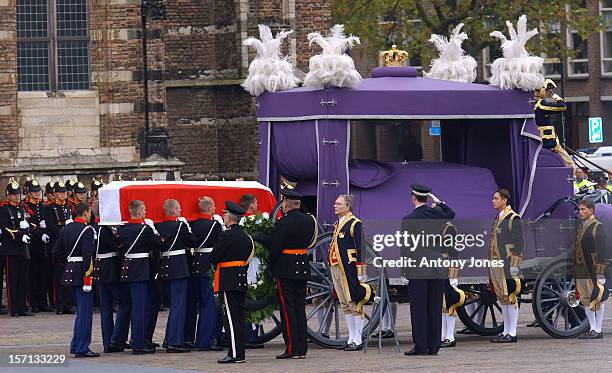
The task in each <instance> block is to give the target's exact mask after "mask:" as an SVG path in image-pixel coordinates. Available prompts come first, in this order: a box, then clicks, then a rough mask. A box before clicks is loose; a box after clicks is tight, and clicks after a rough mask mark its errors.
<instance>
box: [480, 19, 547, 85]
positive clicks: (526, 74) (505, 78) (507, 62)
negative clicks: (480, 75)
mask: <svg viewBox="0 0 612 373" xmlns="http://www.w3.org/2000/svg"><path fill="white" fill-rule="evenodd" d="M506 25H507V26H508V33H509V34H510V40H508V39H507V38H506V36H505V35H504V34H502V33H501V32H500V31H493V32H492V33H491V34H490V35H491V36H493V37H494V38H497V39H499V40H500V41H501V43H502V44H501V47H502V51H503V53H504V57H503V58H498V59H496V60H495V61H493V64H492V65H491V79H490V81H491V84H492V85H495V86H498V87H500V88H502V89H513V88H518V89H521V90H523V91H533V90H535V89H537V88H540V87H542V86H543V85H544V74H543V73H542V70H543V66H544V60H543V59H542V58H540V57H536V56H532V55H530V54H529V52H527V50H526V49H525V44H527V41H528V40H529V39H531V38H532V37H534V36H535V35H537V34H538V30H537V29H533V30H530V31H527V16H525V15H524V14H523V15H522V16H521V17H520V18H519V20H518V23H517V25H516V26H517V30H516V31H515V30H514V26H513V25H512V23H511V22H510V21H506Z"/></svg>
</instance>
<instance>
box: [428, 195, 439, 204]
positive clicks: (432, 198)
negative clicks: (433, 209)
mask: <svg viewBox="0 0 612 373" xmlns="http://www.w3.org/2000/svg"><path fill="white" fill-rule="evenodd" d="M429 197H430V198H431V200H432V201H433V202H434V203H435V204H436V205H439V204H440V202H442V201H440V199H439V198H438V197H436V196H434V194H433V193H429Z"/></svg>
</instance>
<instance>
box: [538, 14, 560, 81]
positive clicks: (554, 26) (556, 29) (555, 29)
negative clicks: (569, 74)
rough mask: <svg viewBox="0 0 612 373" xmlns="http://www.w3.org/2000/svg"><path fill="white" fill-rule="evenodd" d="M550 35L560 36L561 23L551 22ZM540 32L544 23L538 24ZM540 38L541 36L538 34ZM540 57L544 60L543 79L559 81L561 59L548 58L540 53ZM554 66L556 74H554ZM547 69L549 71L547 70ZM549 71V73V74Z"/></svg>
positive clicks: (555, 57) (556, 57)
mask: <svg viewBox="0 0 612 373" xmlns="http://www.w3.org/2000/svg"><path fill="white" fill-rule="evenodd" d="M550 25H551V27H550V31H551V32H550V33H551V34H559V35H561V22H553V23H551V24H550ZM540 30H544V23H543V22H540ZM540 36H541V34H540ZM540 57H542V58H543V59H544V66H543V67H544V77H546V78H549V79H561V69H563V65H562V64H561V59H560V58H559V57H558V56H554V57H548V54H546V53H540ZM555 65H558V66H556V68H557V70H558V73H555V72H554V69H555ZM547 67H549V69H550V70H547ZM549 71H550V73H549Z"/></svg>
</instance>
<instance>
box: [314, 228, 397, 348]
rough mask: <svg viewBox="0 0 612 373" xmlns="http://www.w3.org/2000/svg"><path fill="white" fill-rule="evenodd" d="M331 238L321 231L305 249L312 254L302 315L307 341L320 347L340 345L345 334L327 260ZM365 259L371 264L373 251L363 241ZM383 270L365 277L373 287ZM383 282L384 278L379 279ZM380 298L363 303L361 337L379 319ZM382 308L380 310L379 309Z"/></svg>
mask: <svg viewBox="0 0 612 373" xmlns="http://www.w3.org/2000/svg"><path fill="white" fill-rule="evenodd" d="M331 239H332V234H331V233H325V234H323V235H321V236H319V238H318V239H317V243H316V244H315V246H314V247H313V248H311V249H310V250H309V254H310V255H312V257H311V262H310V270H311V277H310V279H309V280H308V285H307V297H306V319H307V325H308V336H309V338H310V340H311V341H313V342H316V343H317V344H319V345H320V346H322V347H327V348H330V347H339V346H342V345H343V344H344V343H345V341H346V338H347V336H348V332H347V329H346V325H345V320H344V315H343V314H342V310H341V309H340V303H339V302H338V299H337V298H336V296H335V295H334V292H333V288H334V286H333V282H332V278H331V274H330V271H329V266H328V261H327V248H328V246H329V243H330V241H331ZM366 247H367V249H366V253H365V258H364V259H366V260H365V261H366V262H367V263H368V264H369V265H370V267H371V266H372V259H373V258H374V257H376V255H377V254H376V252H375V251H374V250H372V248H371V247H370V246H369V245H366ZM381 276H382V277H383V278H382V280H384V273H382V274H381V275H380V276H376V277H373V278H368V280H367V283H368V284H370V285H373V286H374V287H377V285H378V284H379V282H380V280H381V278H380V277H381ZM382 283H384V281H383V282H382ZM383 304H385V303H384V302H380V303H378V302H377V303H372V304H366V305H364V312H365V317H366V322H365V325H364V328H363V335H362V340H363V341H364V342H365V340H366V337H367V336H368V335H369V334H371V333H372V332H373V331H374V330H375V329H376V327H377V326H378V323H379V321H380V320H379V308H380V307H381V305H383ZM383 311H384V310H383Z"/></svg>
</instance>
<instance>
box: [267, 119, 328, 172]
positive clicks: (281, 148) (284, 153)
mask: <svg viewBox="0 0 612 373" xmlns="http://www.w3.org/2000/svg"><path fill="white" fill-rule="evenodd" d="M272 136H273V137H274V141H273V142H272V145H271V153H272V159H274V163H275V164H276V167H277V168H278V171H279V172H280V174H281V175H282V176H283V177H285V178H287V179H288V180H290V181H300V180H315V179H316V178H317V173H318V172H317V148H316V146H315V144H316V142H317V140H316V128H315V121H314V120H305V121H299V122H274V123H272Z"/></svg>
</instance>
